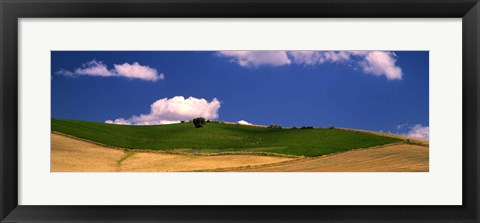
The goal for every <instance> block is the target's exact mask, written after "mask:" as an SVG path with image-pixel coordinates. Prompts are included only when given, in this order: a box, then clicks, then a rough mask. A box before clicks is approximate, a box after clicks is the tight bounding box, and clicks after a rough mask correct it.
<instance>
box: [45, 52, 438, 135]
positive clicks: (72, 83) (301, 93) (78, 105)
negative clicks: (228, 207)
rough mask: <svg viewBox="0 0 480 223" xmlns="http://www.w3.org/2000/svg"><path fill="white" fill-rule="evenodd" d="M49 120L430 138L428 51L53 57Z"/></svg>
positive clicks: (71, 54)
mask: <svg viewBox="0 0 480 223" xmlns="http://www.w3.org/2000/svg"><path fill="white" fill-rule="evenodd" d="M51 56H52V57H51V63H52V64H51V65H52V69H51V71H52V74H51V75H52V92H51V93H52V94H51V95H52V117H54V118H61V119H77V120H88V121H96V122H109V123H114V124H168V123H172V122H177V121H179V120H186V119H191V118H192V117H196V116H204V117H207V118H211V119H219V120H224V121H229V122H238V121H240V120H244V121H246V122H248V123H253V124H261V125H268V124H280V125H283V126H315V127H327V126H338V127H349V128H357V129H368V130H375V131H385V132H394V133H402V134H410V135H412V136H415V137H419V138H428V126H429V122H428V120H429V119H428V114H429V106H428V104H429V101H428V98H429V95H428V92H429V85H428V82H429V70H428V67H429V53H428V51H396V52H386V51H289V52H287V51H222V52H215V51H52V53H51Z"/></svg>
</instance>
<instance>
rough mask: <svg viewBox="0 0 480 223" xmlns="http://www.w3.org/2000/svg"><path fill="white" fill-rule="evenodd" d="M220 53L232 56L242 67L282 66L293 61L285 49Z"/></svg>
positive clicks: (220, 53)
mask: <svg viewBox="0 0 480 223" xmlns="http://www.w3.org/2000/svg"><path fill="white" fill-rule="evenodd" d="M218 54H219V55H220V56H224V57H228V58H230V59H231V60H230V61H232V62H235V63H237V64H239V65H240V66H242V67H259V66H261V65H269V66H281V65H288V64H290V63H291V61H290V59H289V58H288V55H287V53H286V52H285V51H220V52H218Z"/></svg>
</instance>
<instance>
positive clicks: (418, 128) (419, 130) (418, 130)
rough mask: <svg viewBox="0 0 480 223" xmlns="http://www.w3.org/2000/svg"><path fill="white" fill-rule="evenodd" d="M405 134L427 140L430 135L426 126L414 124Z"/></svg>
mask: <svg viewBox="0 0 480 223" xmlns="http://www.w3.org/2000/svg"><path fill="white" fill-rule="evenodd" d="M406 135H407V136H408V137H413V138H419V139H425V140H428V139H429V137H430V129H429V127H428V126H423V125H420V124H416V125H413V126H412V127H411V129H410V131H408V133H407V134H406Z"/></svg>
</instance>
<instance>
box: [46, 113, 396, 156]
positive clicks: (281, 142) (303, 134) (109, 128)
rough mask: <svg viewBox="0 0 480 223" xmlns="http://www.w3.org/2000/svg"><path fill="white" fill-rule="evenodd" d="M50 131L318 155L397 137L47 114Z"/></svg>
mask: <svg viewBox="0 0 480 223" xmlns="http://www.w3.org/2000/svg"><path fill="white" fill-rule="evenodd" d="M52 131H54V132H60V133H64V134H67V135H72V136H75V137H78V138H82V139H88V140H91V141H95V142H98V143H101V144H104V145H107V146H113V147H121V148H127V149H150V150H164V151H175V152H186V153H190V152H191V153H217V152H259V153H277V154H285V155H296V156H310V157H313V156H319V155H324V154H328V153H334V152H341V151H346V150H351V149H355V148H367V147H372V146H378V145H384V144H389V143H394V142H398V141H401V140H400V139H395V138H389V137H384V136H378V135H372V134H367V133H360V132H353V131H347V130H340V129H324V128H315V129H273V128H263V127H254V126H245V125H235V124H222V123H207V124H206V125H205V126H204V127H202V128H195V127H194V126H193V124H192V123H181V124H171V125H155V126H127V125H113V124H105V123H98V122H87V121H74V120H59V119H52Z"/></svg>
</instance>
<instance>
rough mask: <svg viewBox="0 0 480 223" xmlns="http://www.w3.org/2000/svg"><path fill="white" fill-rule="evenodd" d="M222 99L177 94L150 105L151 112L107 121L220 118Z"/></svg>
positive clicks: (153, 122) (136, 122) (134, 122)
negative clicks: (210, 99)
mask: <svg viewBox="0 0 480 223" xmlns="http://www.w3.org/2000/svg"><path fill="white" fill-rule="evenodd" d="M219 109H220V101H219V100H218V99H216V98H214V99H213V100H212V101H210V102H209V101H207V100H205V99H203V98H194V97H189V98H184V97H183V96H176V97H173V98H170V99H169V98H162V99H159V100H157V101H155V102H154V103H153V104H151V105H150V113H148V114H142V115H138V116H132V117H131V118H128V119H124V118H119V119H115V120H106V121H105V123H110V124H123V125H163V124H172V123H179V122H181V121H184V120H190V119H193V118H197V117H204V118H205V119H216V118H218V110H219Z"/></svg>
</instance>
